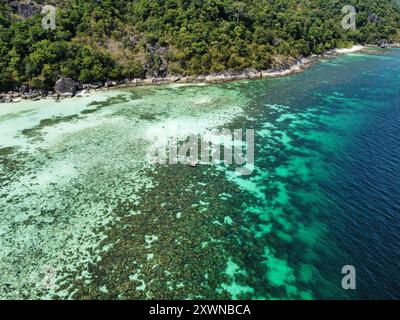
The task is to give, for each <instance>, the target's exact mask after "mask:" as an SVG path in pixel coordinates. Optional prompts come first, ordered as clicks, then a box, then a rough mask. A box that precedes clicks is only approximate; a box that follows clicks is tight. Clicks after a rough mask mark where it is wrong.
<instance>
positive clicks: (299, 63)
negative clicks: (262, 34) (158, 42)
mask: <svg viewBox="0 0 400 320" xmlns="http://www.w3.org/2000/svg"><path fill="white" fill-rule="evenodd" d="M399 46H400V45H399V44H393V45H390V47H399ZM369 47H371V48H372V47H374V46H372V45H371V46H370V45H368V46H362V45H354V46H352V47H351V48H344V49H334V50H329V51H327V52H325V53H322V54H319V55H316V54H314V55H311V56H309V57H307V58H300V59H298V60H296V61H295V62H294V63H292V65H290V66H289V67H288V68H285V69H279V70H277V69H269V70H261V71H257V70H252V69H247V70H243V71H238V72H236V71H226V72H221V73H214V74H210V75H199V76H169V77H166V78H152V79H132V80H129V81H128V82H126V83H123V84H117V85H112V86H102V87H100V88H96V89H88V90H81V91H78V92H77V93H76V94H75V97H83V96H89V95H90V94H91V93H93V92H100V91H108V90H118V89H122V88H132V87H138V86H151V85H167V84H174V83H175V84H199V85H200V84H215V83H223V82H231V81H238V80H250V79H261V78H274V77H283V76H288V75H292V74H296V73H299V72H303V71H304V70H306V69H307V68H309V67H310V66H312V65H313V64H314V63H317V62H318V61H320V60H321V59H329V58H335V57H336V56H337V55H341V54H349V53H354V52H357V51H360V50H363V49H365V48H369ZM375 47H376V46H375ZM16 94H17V93H14V92H13V93H3V95H4V96H6V97H5V98H3V99H5V100H6V101H4V102H5V103H18V102H23V101H26V100H32V99H23V98H22V97H21V96H15V95H16ZM65 98H68V96H65V97H59V96H58V97H57V95H56V94H54V93H53V94H49V95H47V96H42V97H36V98H35V100H41V99H54V100H55V101H59V99H65ZM7 100H8V101H7ZM4 102H3V101H1V100H0V104H1V103H4Z"/></svg>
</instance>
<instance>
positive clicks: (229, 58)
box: [0, 0, 400, 90]
mask: <svg viewBox="0 0 400 320" xmlns="http://www.w3.org/2000/svg"><path fill="white" fill-rule="evenodd" d="M32 2H33V3H35V5H41V4H44V2H45V1H43V0H41V1H39V0H37V1H32ZM46 4H53V5H55V6H56V8H57V16H56V29H55V30H51V29H49V30H45V29H43V28H42V25H41V22H42V18H43V15H41V14H40V13H39V14H35V15H33V16H32V17H29V18H27V19H23V18H21V17H20V16H19V15H18V12H15V10H12V8H11V6H10V4H9V1H6V2H1V3H0V67H1V71H0V72H1V73H0V90H8V89H12V88H14V87H16V86H19V85H21V84H22V83H27V84H29V86H30V87H33V88H42V89H46V88H50V87H52V86H53V85H54V83H55V81H56V80H57V78H58V77H60V76H68V77H72V78H74V79H76V80H79V81H82V82H90V81H95V80H105V79H121V78H127V77H129V78H132V77H144V76H146V75H147V76H149V75H150V76H151V75H152V74H154V72H155V71H156V70H158V69H160V68H162V66H163V65H164V67H166V69H167V70H166V71H167V72H168V73H169V74H188V75H196V74H207V73H212V72H219V71H226V70H243V69H246V68H253V69H257V70H262V69H268V68H270V67H272V66H274V64H276V63H277V61H282V59H283V60H284V59H286V58H288V57H292V58H298V57H300V56H307V55H310V54H312V53H321V52H323V51H325V50H329V49H332V48H335V47H343V46H349V45H351V44H352V43H376V42H377V41H379V40H382V39H385V40H388V41H400V31H399V26H400V8H399V7H398V6H397V5H396V1H394V0H345V1H342V0H330V1H328V0H242V1H235V0H53V1H46ZM345 5H353V6H354V7H355V8H356V11H357V14H356V22H357V28H356V29H355V30H345V29H343V28H342V25H341V22H342V19H343V17H344V14H343V13H342V7H343V6H345ZM371 14H374V15H376V17H377V19H371Z"/></svg>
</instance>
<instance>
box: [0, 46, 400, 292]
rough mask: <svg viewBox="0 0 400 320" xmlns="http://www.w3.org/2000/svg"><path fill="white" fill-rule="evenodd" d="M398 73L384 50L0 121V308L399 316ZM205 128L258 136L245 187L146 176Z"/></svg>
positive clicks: (159, 172)
mask: <svg viewBox="0 0 400 320" xmlns="http://www.w3.org/2000/svg"><path fill="white" fill-rule="evenodd" d="M399 71H400V51H399V50H390V51H374V52H372V54H352V55H347V56H341V57H339V58H338V59H335V60H329V61H323V62H322V63H320V64H318V65H316V66H314V67H313V68H311V69H310V70H307V71H306V72H304V73H302V74H298V75H295V76H291V77H287V78H282V79H264V80H259V81H245V82H237V83H230V84H224V85H219V86H168V87H160V88H138V89H133V90H130V91H110V92H106V93H101V94H97V95H96V96H90V97H86V98H81V99H75V100H65V101H63V102H61V103H59V104H54V103H52V102H49V101H41V102H36V103H29V104H18V105H6V106H5V105H2V106H0V131H1V133H2V135H1V137H2V138H0V164H1V170H2V175H1V177H2V178H1V179H0V211H1V212H2V214H1V216H0V241H1V246H0V248H1V249H0V255H1V260H0V261H1V268H0V270H1V271H0V296H1V297H5V298H13V297H17V298H18V297H19V298H22V297H47V298H49V297H54V296H60V297H64V298H120V299H123V298H136V299H144V298H174V299H178V298H233V299H238V298H251V299H288V298H289V299H292V298H300V299H327V298H344V299H347V298H350V299H351V298H399V292H400V279H399V277H398V274H397V273H398V272H397V271H398V270H399V267H400V265H399V264H400V252H399V249H398V248H399V244H400V239H399V238H400V230H399V229H400V227H399V223H398V218H399V207H400V188H399V179H398V178H399V173H398V172H399V171H398V169H399V165H400V163H399V162H400V160H399V159H398V154H399V152H398V151H397V150H398V149H399V150H400V140H399V139H398V137H399V132H400V127H399V121H398V120H399V118H400V110H399V107H400V98H399V90H398V88H399V84H400V72H399ZM93 100H96V101H97V102H93ZM13 108H15V109H13ZM215 127H223V128H235V129H236V128H254V129H256V166H255V172H254V174H253V175H252V176H250V177H238V176H236V175H234V174H233V173H232V171H231V170H229V169H227V168H225V167H209V166H199V167H198V168H191V167H188V166H183V165H177V166H152V165H149V164H148V163H147V162H146V161H145V157H144V154H145V153H146V152H147V151H148V150H151V149H152V148H155V147H156V146H158V145H159V144H160V143H161V144H162V143H164V142H165V141H164V140H163V137H164V136H165V132H168V133H169V134H171V132H173V134H175V135H177V136H179V137H181V138H185V136H187V135H188V134H189V133H199V134H203V133H204V132H207V129H211V128H215ZM348 264H350V265H354V266H355V267H356V270H357V285H358V288H357V290H356V291H354V292H348V291H344V290H342V289H341V277H342V275H341V269H342V267H343V266H344V265H348ZM43 266H51V267H52V268H54V271H55V274H56V277H55V285H54V286H53V287H52V288H51V289H50V290H49V289H48V288H43V283H42V282H43V278H44V276H45V275H44V274H43Z"/></svg>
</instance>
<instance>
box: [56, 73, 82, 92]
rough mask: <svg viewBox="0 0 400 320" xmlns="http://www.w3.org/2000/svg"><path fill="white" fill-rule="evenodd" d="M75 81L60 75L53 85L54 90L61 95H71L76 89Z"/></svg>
mask: <svg viewBox="0 0 400 320" xmlns="http://www.w3.org/2000/svg"><path fill="white" fill-rule="evenodd" d="M77 87H78V85H77V83H76V82H75V81H74V80H72V79H71V78H64V77H61V78H60V79H58V81H57V82H56V85H55V86H54V91H55V92H56V93H57V94H59V95H61V96H73V95H74V94H75V92H76V90H77Z"/></svg>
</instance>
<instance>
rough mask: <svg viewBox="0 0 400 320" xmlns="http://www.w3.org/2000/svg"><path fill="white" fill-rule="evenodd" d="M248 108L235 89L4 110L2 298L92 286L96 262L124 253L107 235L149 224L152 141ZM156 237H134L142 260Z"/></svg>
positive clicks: (69, 292)
mask: <svg viewBox="0 0 400 320" xmlns="http://www.w3.org/2000/svg"><path fill="white" fill-rule="evenodd" d="M243 103H245V100H244V98H242V97H241V96H240V95H239V94H238V93H236V92H235V91H234V90H229V89H221V88H218V87H204V86H167V87H160V88H150V87H149V88H138V89H135V90H127V91H110V92H104V93H99V94H96V95H91V96H90V97H84V98H79V99H78V98H74V99H69V100H63V101H61V102H59V103H54V102H52V101H48V100H43V101H38V102H26V103H25V102H24V103H20V104H12V105H8V104H5V105H2V107H1V108H0V131H1V139H0V164H1V167H0V170H1V179H0V183H1V184H0V212H1V215H0V244H1V245H0V248H1V249H0V261H1V271H0V297H2V298H37V297H41V298H52V297H55V296H58V297H62V298H70V297H73V295H74V294H76V295H79V292H78V291H77V289H76V288H78V287H79V285H82V284H84V285H85V286H89V287H90V286H92V282H93V281H94V276H95V275H94V274H93V273H92V272H91V271H90V270H89V266H90V263H96V262H98V261H100V260H101V259H102V254H105V252H107V251H108V250H110V248H112V247H113V246H117V247H118V246H119V245H122V244H118V243H120V242H121V241H123V239H121V238H119V236H116V237H113V235H112V234H108V233H107V230H108V229H110V228H111V227H112V226H113V225H116V224H118V222H119V221H120V220H121V219H124V218H125V219H128V217H135V216H145V215H144V213H143V212H141V211H140V210H139V209H138V208H136V207H137V204H138V203H140V202H141V199H142V198H143V196H144V195H145V194H146V192H148V191H149V190H151V189H153V188H154V184H155V182H156V180H157V176H156V175H155V174H154V170H155V166H154V165H151V164H150V163H149V162H148V161H147V159H146V154H147V152H148V151H149V149H151V148H152V146H153V145H154V144H155V143H157V144H158V145H157V146H159V144H160V143H162V141H161V142H160V141H158V140H157V139H156V138H157V137H158V136H161V137H163V135H164V133H165V130H169V134H170V135H171V134H176V135H178V136H182V137H184V138H186V137H185V134H186V133H188V132H191V133H201V132H203V131H207V130H209V129H212V128H213V127H217V126H220V125H222V124H224V123H225V122H227V121H229V119H231V118H232V117H234V116H236V115H237V114H239V113H240V112H241V106H242V105H243ZM145 222H146V218H144V221H143V220H142V223H144V224H145ZM171 228H173V226H171ZM119 231H120V232H122V233H124V232H123V230H119ZM156 231H157V230H154V231H153V232H149V231H148V230H147V229H146V230H145V229H144V228H138V229H137V230H135V232H137V234H135V240H136V242H135V241H132V242H131V243H130V247H133V248H135V247H137V249H138V252H136V254H138V255H139V256H138V259H139V258H140V251H141V250H139V248H140V247H141V246H145V245H147V242H148V240H147V238H146V237H151V236H152V235H153V233H155V234H156V233H157V232H156ZM132 236H133V235H132ZM106 239H108V240H109V241H108V242H107V245H103V242H104V241H105V240H106ZM146 241H147V242H146ZM139 262H140V259H139V261H138V262H136V261H134V260H132V261H131V263H132V265H133V266H135V263H139ZM113 263H114V266H115V267H118V265H119V263H123V261H122V260H121V261H118V260H115V261H113ZM126 267H127V268H128V265H127V266H126ZM49 270H51V274H52V277H54V279H50V280H49V279H47V278H46V277H47V276H48V274H46V272H47V273H48V272H49ZM135 274H139V269H138V270H137V271H136V273H134V272H132V273H131V274H130V275H129V277H130V279H131V281H132V283H135V281H139V280H135V279H136V276H135ZM46 281H50V282H51V284H52V285H51V286H50V289H49V288H48V286H44V283H46ZM53 282H54V283H53ZM53 284H54V285H53ZM78 284H79V285H78ZM97 289H100V287H99V288H97Z"/></svg>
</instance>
